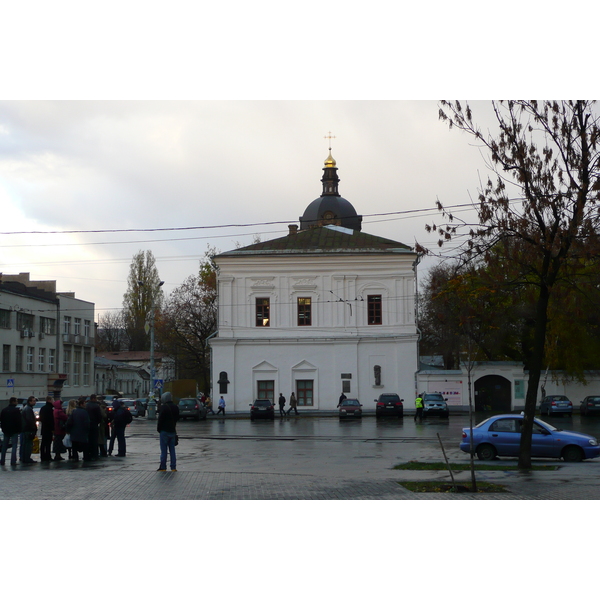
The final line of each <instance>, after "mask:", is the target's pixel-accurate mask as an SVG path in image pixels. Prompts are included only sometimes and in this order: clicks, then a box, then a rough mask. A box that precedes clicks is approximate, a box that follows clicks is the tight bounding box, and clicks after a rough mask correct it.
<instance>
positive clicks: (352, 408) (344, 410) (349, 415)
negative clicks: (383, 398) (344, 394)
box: [339, 398, 362, 419]
mask: <svg viewBox="0 0 600 600" xmlns="http://www.w3.org/2000/svg"><path fill="white" fill-rule="evenodd" d="M339 416H340V419H361V418H362V404H361V403H360V402H359V401H358V400H356V399H354V398H346V399H345V400H342V401H341V402H340V406H339Z"/></svg>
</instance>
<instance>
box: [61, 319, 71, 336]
mask: <svg viewBox="0 0 600 600" xmlns="http://www.w3.org/2000/svg"><path fill="white" fill-rule="evenodd" d="M63 333H67V334H68V333H71V317H64V320H63Z"/></svg>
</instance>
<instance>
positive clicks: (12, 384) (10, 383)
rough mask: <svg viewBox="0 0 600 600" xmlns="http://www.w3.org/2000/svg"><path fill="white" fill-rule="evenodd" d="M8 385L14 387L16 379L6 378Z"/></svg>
mask: <svg viewBox="0 0 600 600" xmlns="http://www.w3.org/2000/svg"><path fill="white" fill-rule="evenodd" d="M6 387H8V388H14V387H15V380H14V379H7V380H6Z"/></svg>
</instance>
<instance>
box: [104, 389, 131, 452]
mask: <svg viewBox="0 0 600 600" xmlns="http://www.w3.org/2000/svg"><path fill="white" fill-rule="evenodd" d="M131 421H133V417H132V416H131V413H130V412H129V411H128V410H127V408H126V407H125V404H124V403H123V401H122V400H115V401H114V402H113V414H112V433H111V435H110V445H109V446H108V454H109V455H111V454H112V451H113V450H114V447H115V438H116V439H117V444H118V447H117V456H121V457H122V456H126V455H127V445H126V442H125V428H126V427H127V425H129V423H131Z"/></svg>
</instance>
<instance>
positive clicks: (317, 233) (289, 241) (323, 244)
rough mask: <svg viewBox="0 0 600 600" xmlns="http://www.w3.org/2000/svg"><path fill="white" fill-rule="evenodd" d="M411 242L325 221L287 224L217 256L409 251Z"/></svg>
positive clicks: (410, 250)
mask: <svg viewBox="0 0 600 600" xmlns="http://www.w3.org/2000/svg"><path fill="white" fill-rule="evenodd" d="M412 251H413V250H412V248H411V247H410V246H407V245H406V244H403V243H401V242H395V241H394V240H388V239H386V238H382V237H379V236H376V235H370V234H368V233H364V232H362V231H357V230H355V229H347V228H345V227H339V226H337V225H325V226H324V227H313V228H311V229H305V230H303V231H302V230H301V231H297V228H296V226H294V225H292V226H290V233H289V235H286V236H284V237H280V238H276V239H274V240H270V241H267V242H258V243H257V244H252V245H250V246H245V247H244V248H237V249H236V250H231V251H229V252H224V253H223V254H220V255H219V256H247V255H253V254H281V255H285V254H329V253H338V254H344V253H347V254H364V253H398V252H400V253H411V252H412Z"/></svg>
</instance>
